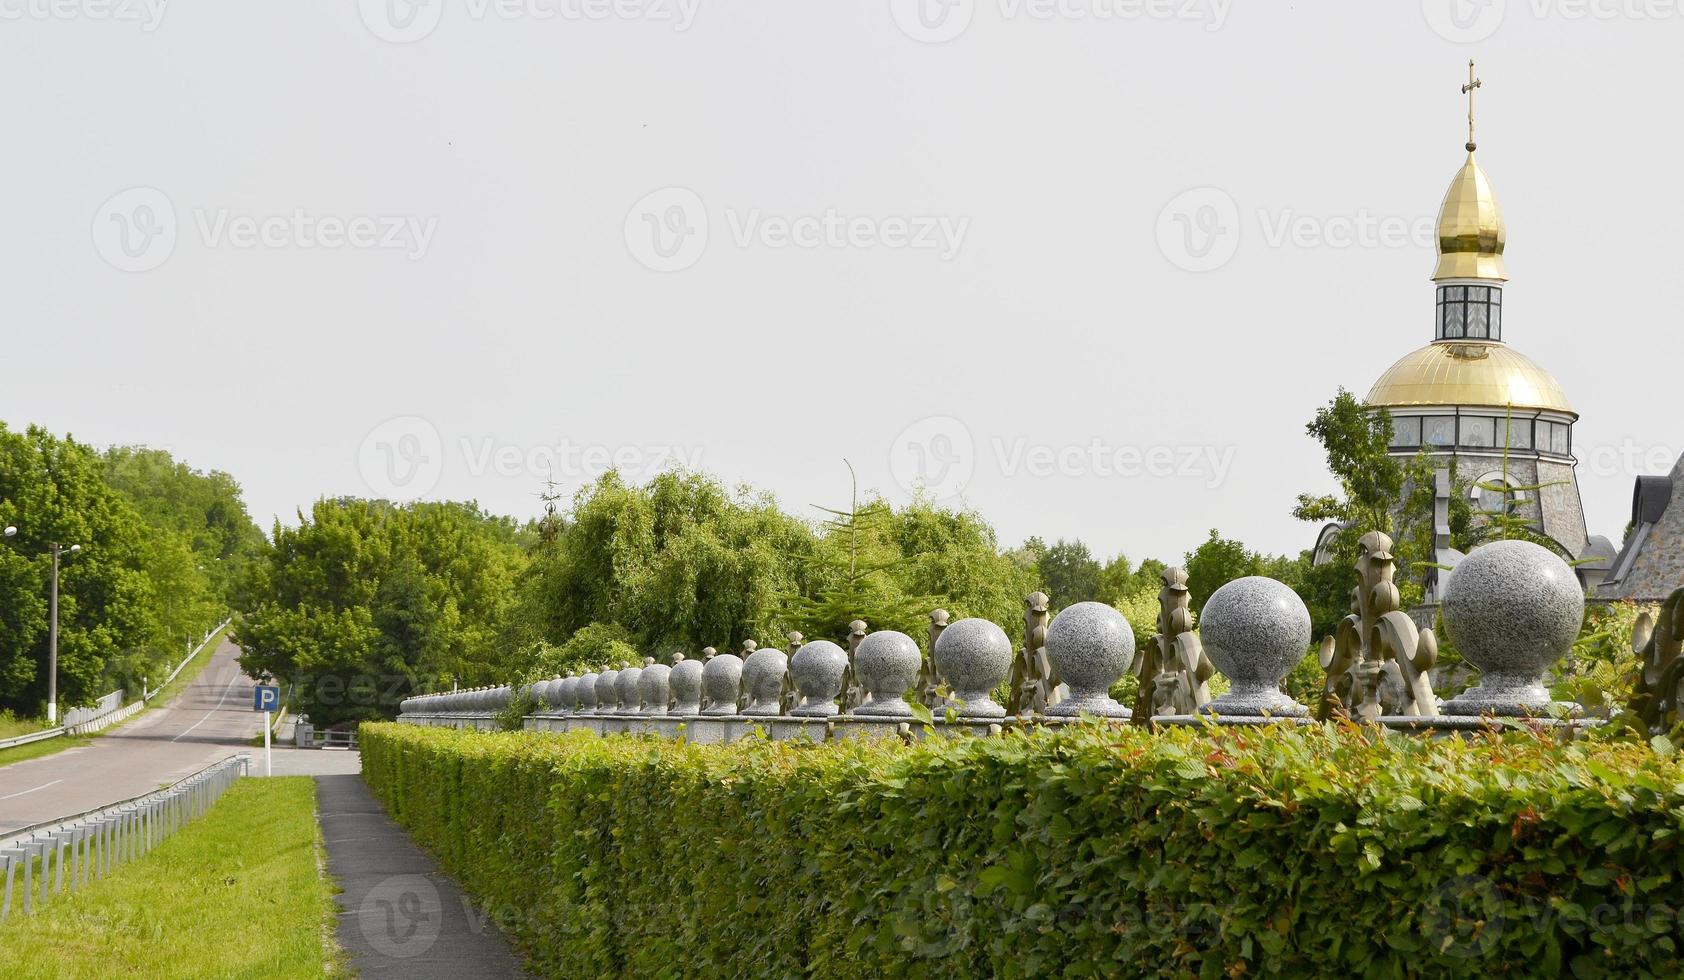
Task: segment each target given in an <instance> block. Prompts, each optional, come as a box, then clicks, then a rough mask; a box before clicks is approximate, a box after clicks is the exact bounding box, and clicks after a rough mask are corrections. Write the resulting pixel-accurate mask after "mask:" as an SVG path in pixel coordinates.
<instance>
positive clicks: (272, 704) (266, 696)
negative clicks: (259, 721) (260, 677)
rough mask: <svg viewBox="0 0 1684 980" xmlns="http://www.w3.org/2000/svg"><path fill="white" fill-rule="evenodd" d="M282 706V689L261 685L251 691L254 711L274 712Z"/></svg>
mask: <svg viewBox="0 0 1684 980" xmlns="http://www.w3.org/2000/svg"><path fill="white" fill-rule="evenodd" d="M280 706H281V689H280V688H278V687H270V686H267V685H264V684H259V685H257V686H256V687H254V688H252V689H251V707H252V710H253V711H274V710H275V709H276V708H279V707H280Z"/></svg>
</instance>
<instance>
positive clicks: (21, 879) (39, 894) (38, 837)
mask: <svg viewBox="0 0 1684 980" xmlns="http://www.w3.org/2000/svg"><path fill="white" fill-rule="evenodd" d="M250 770H251V756H250V755H248V754H246V753H244V752H242V753H240V754H238V755H231V756H229V757H228V758H226V759H223V760H222V761H221V762H216V763H213V764H211V765H209V766H206V767H205V768H203V769H201V770H199V771H198V772H196V773H194V774H193V775H191V776H188V777H187V778H185V779H182V780H180V781H179V782H176V783H174V784H173V785H171V786H168V787H166V788H164V789H161V790H158V791H156V792H153V793H147V794H146V795H144V796H137V797H134V798H133V799H128V800H123V801H122V802H120V803H113V804H111V805H110V806H106V807H101V808H100V809H98V810H92V811H89V812H87V813H78V814H75V815H74V816H69V817H62V818H59V819H57V820H51V821H48V822H46V823H40V824H35V825H34V826H32V827H25V828H23V829H21V830H17V831H13V832H12V833H10V834H8V835H7V836H6V837H4V838H0V875H4V877H5V884H4V890H3V893H0V921H3V920H5V919H6V918H7V917H8V916H10V915H11V914H12V908H13V906H14V904H16V905H19V906H21V909H22V911H23V912H25V913H28V912H33V911H34V910H35V907H36V906H37V905H46V904H47V903H48V902H49V901H50V900H51V898H52V897H53V896H55V895H62V894H63V893H64V892H65V891H66V889H68V890H69V891H75V890H76V889H77V888H80V887H82V886H84V885H86V884H88V883H89V882H91V881H93V880H94V879H96V878H98V877H100V876H102V875H105V874H107V873H109V872H110V871H112V870H113V869H115V868H116V867H118V866H119V865H120V864H122V863H123V862H125V861H129V860H132V859H134V858H137V857H141V856H143V855H145V854H146V853H147V852H148V851H150V850H152V848H153V847H156V846H157V845H158V844H159V843H161V842H162V841H163V840H164V839H165V838H167V837H169V836H170V835H171V834H173V833H175V832H176V831H177V830H180V829H181V828H182V827H183V826H184V825H185V824H186V823H187V822H188V821H190V820H192V819H194V818H196V817H199V816H201V815H203V814H204V813H205V811H207V810H209V809H210V807H211V805H212V804H213V803H215V802H216V801H217V800H218V799H219V798H221V796H222V794H223V793H224V792H225V791H227V789H228V787H230V786H232V785H234V781H235V780H236V779H239V778H240V777H241V776H242V775H247V774H249V773H250Z"/></svg>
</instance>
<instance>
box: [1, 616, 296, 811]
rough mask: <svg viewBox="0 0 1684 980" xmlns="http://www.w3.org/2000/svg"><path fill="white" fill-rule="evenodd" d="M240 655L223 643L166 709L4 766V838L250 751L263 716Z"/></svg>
mask: <svg viewBox="0 0 1684 980" xmlns="http://www.w3.org/2000/svg"><path fill="white" fill-rule="evenodd" d="M239 655H240V648H239V647H237V646H235V645H234V644H232V643H230V642H229V641H228V640H227V639H223V640H221V641H220V643H219V644H218V645H217V648H216V652H215V653H213V654H212V655H211V661H210V663H208V664H206V665H205V669H204V670H203V671H201V672H200V674H199V676H198V677H197V678H195V679H194V681H193V683H192V684H190V685H188V687H187V689H186V690H184V691H182V692H181V694H179V695H177V696H176V698H175V699H174V700H173V701H171V702H170V703H169V704H168V705H167V706H165V707H162V708H153V709H152V710H150V711H147V712H144V713H142V714H141V715H139V716H138V717H136V718H134V719H133V720H131V721H128V722H124V723H123V724H122V725H120V726H119V727H117V728H116V729H114V730H113V731H111V732H110V733H109V734H106V735H103V736H101V737H99V738H96V739H94V740H93V741H91V742H88V743H86V744H85V745H80V746H77V747H76V748H73V749H65V750H64V751H63V752H58V753H55V754H53V755H48V756H42V757H41V758H39V759H27V760H25V761H23V762H14V763H12V764H11V765H8V766H0V833H3V832H5V831H8V830H15V829H17V828H19V827H27V826H29V825H31V824H36V823H42V822H44V821H48V820H54V819H57V818H59V817H62V816H67V815H69V814H73V813H82V812H84V811H86V810H93V809H97V808H99V807H102V806H105V805H106V804H109V803H116V802H117V801H119V800H126V799H128V798H130V797H133V796H140V795H142V794H145V793H150V792H152V791H153V790H155V789H158V788H159V787H162V786H166V785H168V784H170V783H173V782H175V781H176V780H178V779H181V778H182V777H184V776H188V775H191V774H192V773H194V772H196V771H197V770H199V769H203V768H204V767H205V766H208V765H210V764H211V763H213V762H216V761H217V760H219V759H224V758H227V757H228V756H230V755H233V754H235V753H236V752H240V751H248V749H247V747H246V741H247V739H249V738H251V737H252V736H253V735H256V734H258V733H259V732H261V731H262V730H263V728H262V724H261V721H260V719H261V718H262V716H261V715H259V714H257V713H256V712H254V711H252V710H251V697H252V695H251V689H252V681H251V680H250V679H249V678H247V677H245V676H244V675H243V674H241V673H240V665H239V663H238V662H237V661H236V659H235V658H237V657H238V656H239ZM261 751H262V750H261V749H259V750H257V752H258V753H261Z"/></svg>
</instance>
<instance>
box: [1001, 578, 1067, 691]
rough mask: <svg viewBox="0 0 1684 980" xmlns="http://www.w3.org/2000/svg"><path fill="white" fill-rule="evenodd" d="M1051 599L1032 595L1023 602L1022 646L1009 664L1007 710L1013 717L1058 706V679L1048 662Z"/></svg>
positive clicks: (1042, 594) (1042, 593)
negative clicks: (1010, 667)
mask: <svg viewBox="0 0 1684 980" xmlns="http://www.w3.org/2000/svg"><path fill="white" fill-rule="evenodd" d="M1051 603H1052V600H1051V599H1050V598H1048V597H1047V594H1046V593H1045V592H1031V593H1029V597H1028V598H1026V599H1024V600H1023V647H1022V648H1021V649H1020V650H1018V653H1017V659H1016V660H1014V661H1013V662H1012V699H1011V704H1010V705H1008V706H1007V709H1006V710H1007V711H1009V712H1010V713H1011V714H1014V715H1025V714H1032V713H1034V712H1037V711H1046V710H1047V708H1049V707H1051V706H1052V705H1054V704H1056V703H1058V685H1059V679H1058V676H1057V675H1056V674H1055V673H1054V672H1053V666H1052V661H1050V660H1048V659H1047V652H1046V645H1047V610H1048V609H1049V608H1051Z"/></svg>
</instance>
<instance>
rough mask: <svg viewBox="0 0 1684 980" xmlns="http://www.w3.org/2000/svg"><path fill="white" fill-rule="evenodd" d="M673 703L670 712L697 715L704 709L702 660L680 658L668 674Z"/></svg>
mask: <svg viewBox="0 0 1684 980" xmlns="http://www.w3.org/2000/svg"><path fill="white" fill-rule="evenodd" d="M667 684H668V686H669V687H670V689H671V691H672V700H673V705H672V709H671V710H670V711H669V712H668V714H674V715H695V714H700V713H701V710H702V662H701V661H700V660H680V661H679V662H678V663H676V664H673V665H672V673H671V674H668V675H667Z"/></svg>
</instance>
